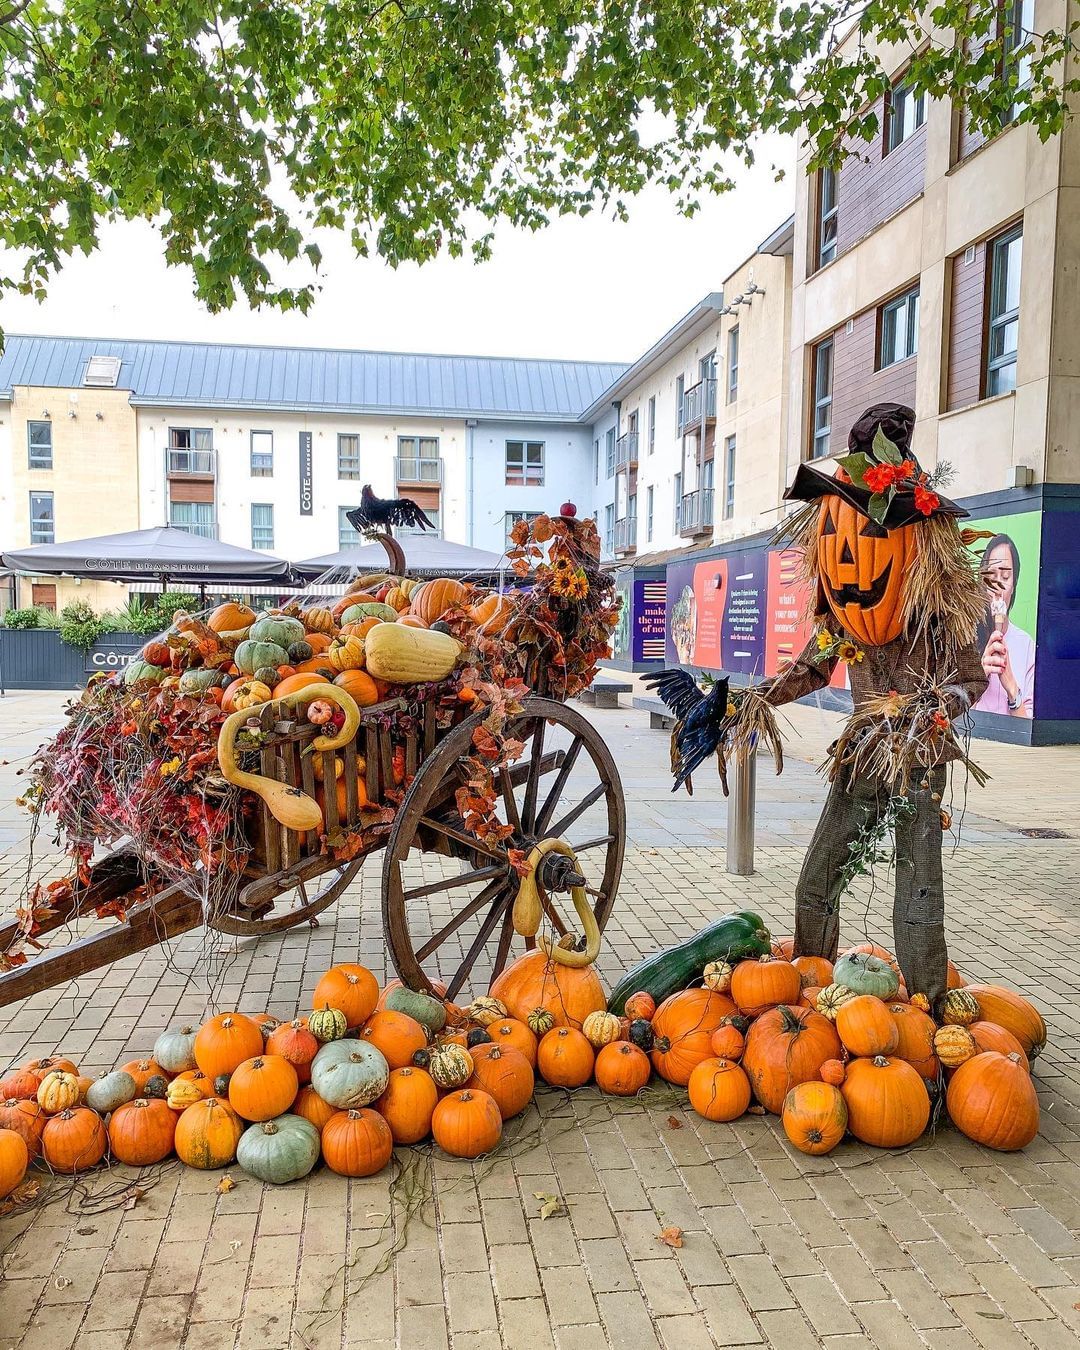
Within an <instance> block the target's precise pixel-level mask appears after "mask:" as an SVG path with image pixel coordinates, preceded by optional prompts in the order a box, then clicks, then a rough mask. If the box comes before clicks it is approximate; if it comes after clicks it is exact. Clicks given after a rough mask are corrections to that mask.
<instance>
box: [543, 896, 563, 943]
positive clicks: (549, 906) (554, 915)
mask: <svg viewBox="0 0 1080 1350" xmlns="http://www.w3.org/2000/svg"><path fill="white" fill-rule="evenodd" d="M540 903H541V904H542V905H543V907H544V913H545V914H546V915H547V916H548V918H549V919H550V920H551V922H552V924H553V925H554V927H555V931H556V932H557V933H558V935H559V936H560V937H562V936H563V935H564V934H565V933H567V932H568V931H569V930H568V928H567V927H566V924H564V923H563V921H562V916H561V915H560V913H559V911H558V910H557V909H556V908H555V905H554V902H553V901H552V899H551V896H550V895H548V893H547V891H541V892H540Z"/></svg>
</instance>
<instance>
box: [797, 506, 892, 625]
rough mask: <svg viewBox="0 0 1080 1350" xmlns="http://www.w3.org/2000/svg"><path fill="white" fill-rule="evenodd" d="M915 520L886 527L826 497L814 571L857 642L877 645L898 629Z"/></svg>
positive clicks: (833, 609)
mask: <svg viewBox="0 0 1080 1350" xmlns="http://www.w3.org/2000/svg"><path fill="white" fill-rule="evenodd" d="M915 529H916V526H914V525H902V526H900V527H899V528H897V529H893V530H886V529H885V528H884V526H882V525H878V524H877V523H876V522H875V521H873V520H871V519H870V518H869V517H868V516H864V515H863V514H862V513H861V512H860V511H856V509H855V508H854V507H853V506H851V505H849V504H848V503H847V502H846V501H844V500H843V498H841V497H825V498H823V499H822V503H821V516H820V519H819V521H818V571H819V574H820V576H821V588H822V591H823V592H824V595H825V600H826V602H827V603H828V606H829V608H830V610H832V612H833V614H834V615H835V616H836V618H837V619H838V620H839V622H840V623H841V624H843V626H844V628H845V629H846V630H847V631H848V632H849V633H850V634H851V636H852V637H853V638H854V639H855V640H856V642H862V643H865V644H866V645H867V646H870V647H880V646H882V645H884V644H885V643H886V642H892V640H893V639H894V638H898V637H899V636H900V633H901V631H902V629H903V607H902V604H901V599H900V596H901V592H902V590H903V586H904V576H905V574H906V573H907V570H908V568H909V567H911V565H912V563H913V562H914V560H915Z"/></svg>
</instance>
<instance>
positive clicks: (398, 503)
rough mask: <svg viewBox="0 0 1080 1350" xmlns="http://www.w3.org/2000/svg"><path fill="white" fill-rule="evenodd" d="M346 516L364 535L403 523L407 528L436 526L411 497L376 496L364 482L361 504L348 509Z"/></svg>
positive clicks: (368, 484) (424, 528) (426, 528)
mask: <svg viewBox="0 0 1080 1350" xmlns="http://www.w3.org/2000/svg"><path fill="white" fill-rule="evenodd" d="M345 518H346V519H347V520H348V522H349V524H350V525H352V526H353V527H354V528H355V529H357V530H359V532H360V533H361V534H363V535H372V534H375V533H377V532H378V531H379V530H380V529H386V528H387V527H389V526H393V525H402V526H405V527H406V528H407V529H416V528H419V529H421V530H433V529H434V528H435V522H434V521H433V520H431V519H430V517H429V516H427V515H425V514H424V511H423V509H422V508H421V507H419V506H418V505H417V504H416V502H414V501H413V499H412V498H411V497H387V498H383V497H376V496H375V494H374V492H372V490H371V484H370V483H365V484H364V490H363V491H362V492H361V493H360V505H359V506H357V507H355V508H354V509H353V510H352V511H346V512H345Z"/></svg>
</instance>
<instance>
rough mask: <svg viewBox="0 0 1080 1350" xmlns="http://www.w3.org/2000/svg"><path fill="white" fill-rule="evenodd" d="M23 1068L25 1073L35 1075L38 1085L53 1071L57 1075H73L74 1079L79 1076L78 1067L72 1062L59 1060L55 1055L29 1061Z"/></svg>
mask: <svg viewBox="0 0 1080 1350" xmlns="http://www.w3.org/2000/svg"><path fill="white" fill-rule="evenodd" d="M23 1068H24V1069H25V1070H26V1072H27V1073H33V1074H36V1075H37V1080H38V1082H39V1083H40V1082H41V1080H42V1079H43V1078H44V1077H45V1075H46V1074H47V1073H52V1072H53V1071H54V1070H56V1071H57V1072H59V1073H70V1074H74V1075H75V1077H76V1078H78V1076H79V1069H78V1066H77V1065H76V1064H75V1063H74V1062H73V1061H72V1060H70V1059H61V1058H60V1057H59V1056H57V1055H46V1057H45V1058H44V1059H29V1060H27V1062H26V1063H25V1064H24V1065H23Z"/></svg>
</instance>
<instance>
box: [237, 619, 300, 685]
mask: <svg viewBox="0 0 1080 1350" xmlns="http://www.w3.org/2000/svg"><path fill="white" fill-rule="evenodd" d="M252 627H253V628H254V625H252ZM233 659H234V660H235V662H236V666H237V669H238V670H242V671H243V672H244V674H245V675H254V674H255V672H256V671H257V670H259V669H260V668H261V667H262V666H273V667H274V669H275V670H277V668H278V666H285V665H288V663H289V654H288V652H286V650H285V648H284V647H281V646H279V645H278V644H277V643H276V642H256V641H254V640H253V639H251V638H249V639H248V640H247V641H246V642H241V644H240V646H239V647H237V649H236V652H235V654H234V656H233Z"/></svg>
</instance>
